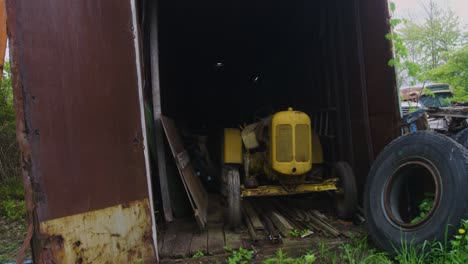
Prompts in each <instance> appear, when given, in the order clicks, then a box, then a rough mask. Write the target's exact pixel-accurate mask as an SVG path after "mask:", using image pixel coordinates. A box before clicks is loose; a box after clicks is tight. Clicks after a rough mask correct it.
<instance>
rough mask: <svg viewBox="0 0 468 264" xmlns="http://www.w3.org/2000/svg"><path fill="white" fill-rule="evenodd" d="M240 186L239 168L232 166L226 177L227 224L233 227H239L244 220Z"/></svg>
mask: <svg viewBox="0 0 468 264" xmlns="http://www.w3.org/2000/svg"><path fill="white" fill-rule="evenodd" d="M240 187H241V186H240V175H239V170H238V169H236V168H230V169H229V170H228V172H227V177H226V196H227V197H226V199H227V212H226V220H227V221H226V222H227V226H228V227H231V228H236V227H239V226H240V225H241V221H242V213H241V201H240V191H241V190H240Z"/></svg>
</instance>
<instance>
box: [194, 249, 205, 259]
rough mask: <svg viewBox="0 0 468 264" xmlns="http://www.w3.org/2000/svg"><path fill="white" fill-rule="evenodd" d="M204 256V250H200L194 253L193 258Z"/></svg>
mask: <svg viewBox="0 0 468 264" xmlns="http://www.w3.org/2000/svg"><path fill="white" fill-rule="evenodd" d="M204 256H205V253H203V251H201V250H198V251H197V252H195V254H193V256H192V258H194V259H197V258H201V257H204Z"/></svg>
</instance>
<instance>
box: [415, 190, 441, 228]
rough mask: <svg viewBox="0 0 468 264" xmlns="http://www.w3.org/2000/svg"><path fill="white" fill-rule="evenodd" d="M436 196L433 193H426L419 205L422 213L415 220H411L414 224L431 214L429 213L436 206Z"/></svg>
mask: <svg viewBox="0 0 468 264" xmlns="http://www.w3.org/2000/svg"><path fill="white" fill-rule="evenodd" d="M434 196H435V195H434V194H433V193H424V199H423V200H422V201H421V203H420V204H419V205H418V208H419V212H420V213H419V215H418V216H416V217H415V218H414V219H413V220H411V223H412V224H414V223H417V222H419V221H421V220H422V219H423V218H424V217H425V216H426V215H427V213H429V211H430V210H431V209H432V207H433V206H434Z"/></svg>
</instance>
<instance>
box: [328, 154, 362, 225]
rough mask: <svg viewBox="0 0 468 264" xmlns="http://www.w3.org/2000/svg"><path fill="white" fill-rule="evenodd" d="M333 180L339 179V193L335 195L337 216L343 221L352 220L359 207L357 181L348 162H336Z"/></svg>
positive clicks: (333, 169)
mask: <svg viewBox="0 0 468 264" xmlns="http://www.w3.org/2000/svg"><path fill="white" fill-rule="evenodd" d="M331 176H332V178H338V183H337V186H338V188H339V192H336V193H335V208H336V214H337V216H338V217H339V218H341V219H345V220H346V219H350V218H351V217H353V215H354V213H355V212H356V209H357V205H358V197H357V188H356V179H355V177H354V173H353V169H352V168H351V166H349V164H348V163H347V162H344V161H340V162H336V163H335V164H334V165H333V167H332V173H331Z"/></svg>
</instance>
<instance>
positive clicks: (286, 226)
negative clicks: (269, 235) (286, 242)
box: [269, 210, 294, 237]
mask: <svg viewBox="0 0 468 264" xmlns="http://www.w3.org/2000/svg"><path fill="white" fill-rule="evenodd" d="M269 216H270V219H271V221H272V222H273V224H274V225H275V226H276V227H277V228H278V230H279V231H280V232H281V234H282V235H283V237H288V236H289V232H290V231H291V230H293V229H294V227H293V226H292V225H291V224H290V223H289V222H288V220H286V218H284V216H283V215H281V214H280V213H278V212H277V211H275V210H272V211H270V213H269Z"/></svg>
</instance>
